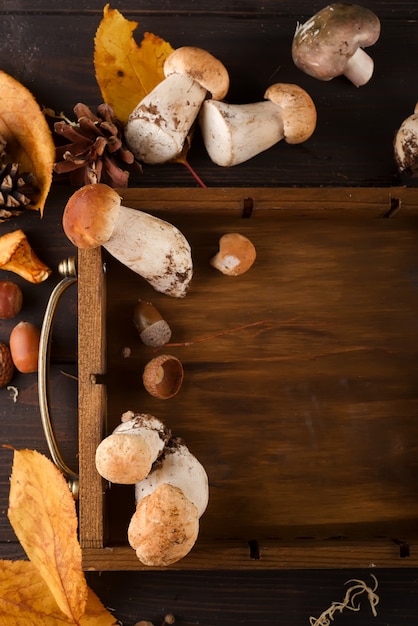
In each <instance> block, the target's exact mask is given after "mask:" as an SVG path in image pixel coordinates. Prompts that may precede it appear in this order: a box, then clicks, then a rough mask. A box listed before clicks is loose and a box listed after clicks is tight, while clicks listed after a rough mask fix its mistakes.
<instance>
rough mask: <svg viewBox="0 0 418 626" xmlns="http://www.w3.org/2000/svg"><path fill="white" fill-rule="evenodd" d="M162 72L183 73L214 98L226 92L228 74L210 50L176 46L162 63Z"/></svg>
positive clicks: (218, 98)
mask: <svg viewBox="0 0 418 626" xmlns="http://www.w3.org/2000/svg"><path fill="white" fill-rule="evenodd" d="M164 74H165V76H166V77H167V76H169V75H170V74H184V75H185V76H188V77H189V78H191V79H193V80H195V81H196V82H197V83H199V85H201V86H202V87H203V88H204V89H206V91H209V93H210V94H211V96H212V98H213V99H214V100H222V98H224V97H225V96H226V94H227V93H228V89H229V74H228V71H227V69H226V68H225V66H224V65H223V64H222V63H221V62H220V61H218V59H216V58H215V57H214V56H213V55H212V54H210V52H207V51H206V50H203V49H202V48H194V47H193V46H183V47H181V48H177V49H176V50H174V52H172V53H171V54H170V56H169V57H167V59H166V61H165V63H164Z"/></svg>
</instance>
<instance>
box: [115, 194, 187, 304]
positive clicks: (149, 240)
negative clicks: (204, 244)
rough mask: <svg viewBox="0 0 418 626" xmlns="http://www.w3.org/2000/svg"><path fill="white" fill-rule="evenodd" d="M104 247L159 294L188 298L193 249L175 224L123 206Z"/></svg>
mask: <svg viewBox="0 0 418 626" xmlns="http://www.w3.org/2000/svg"><path fill="white" fill-rule="evenodd" d="M103 247H104V248H105V249H106V250H107V251H108V252H109V253H110V254H111V255H112V256H114V257H115V258H116V259H118V261H120V262H121V263H123V264H124V265H126V266H127V267H129V268H130V269H131V270H132V271H133V272H136V273H137V274H140V275H141V276H142V277H143V278H145V280H147V281H148V282H149V283H150V285H152V286H153V287H154V289H155V290H156V291H160V292H162V293H165V294H166V295H169V296H172V297H175V298H181V297H183V296H185V295H186V291H187V288H188V285H189V282H190V280H191V278H192V260H191V249H190V245H189V243H188V241H187V240H186V238H185V237H184V235H183V234H182V233H181V232H180V231H179V230H178V229H177V228H176V227H175V226H173V225H172V224H169V223H168V222H165V221H164V220H161V219H159V218H157V217H154V216H153V215H149V214H148V213H144V212H143V211H137V210H136V209H131V208H129V207H124V206H121V207H120V214H119V218H118V220H117V222H116V224H115V228H114V230H113V233H112V236H111V237H110V239H109V240H108V241H107V242H106V243H104V244H103Z"/></svg>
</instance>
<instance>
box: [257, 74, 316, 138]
mask: <svg viewBox="0 0 418 626" xmlns="http://www.w3.org/2000/svg"><path fill="white" fill-rule="evenodd" d="M264 97H265V98H266V99H267V100H271V102H274V104H277V105H278V106H279V107H280V108H281V116H282V121H283V133H284V138H285V141H286V142H287V143H291V144H292V143H302V142H303V141H306V140H307V139H309V137H310V136H311V135H312V133H313V132H314V130H315V128H316V119H317V113H316V107H315V104H314V102H313V100H312V98H311V96H310V95H309V94H308V93H307V92H306V91H305V90H304V89H302V87H299V86H298V85H293V84H289V83H275V84H274V85H270V87H268V89H267V90H266V92H265V94H264Z"/></svg>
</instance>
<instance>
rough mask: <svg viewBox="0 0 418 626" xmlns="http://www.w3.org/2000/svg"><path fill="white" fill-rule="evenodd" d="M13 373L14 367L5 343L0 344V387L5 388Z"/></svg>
mask: <svg viewBox="0 0 418 626" xmlns="http://www.w3.org/2000/svg"><path fill="white" fill-rule="evenodd" d="M14 371H15V366H14V363H13V361H12V355H11V354H10V349H9V348H8V346H6V344H5V343H2V342H0V387H5V386H6V385H8V384H9V383H10V381H11V380H12V376H13V373H14Z"/></svg>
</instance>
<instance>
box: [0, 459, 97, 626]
mask: <svg viewBox="0 0 418 626" xmlns="http://www.w3.org/2000/svg"><path fill="white" fill-rule="evenodd" d="M8 516H9V520H10V523H11V524H12V526H13V529H14V531H15V533H16V535H17V538H18V539H19V541H20V544H21V545H22V547H23V549H24V550H25V552H26V554H27V556H28V557H29V559H30V561H31V562H32V564H33V565H34V566H35V567H36V569H37V570H38V571H39V573H40V575H41V576H42V578H43V579H44V581H45V583H46V584H47V586H48V588H49V589H50V591H51V593H52V595H53V596H54V598H55V601H56V603H57V605H58V607H59V608H60V610H61V611H62V612H63V613H64V615H66V616H67V617H68V618H70V619H72V620H73V621H74V622H75V623H78V621H79V620H80V618H81V616H82V615H83V614H84V611H85V607H86V601H87V583H86V580H85V576H84V573H83V570H82V564H81V549H80V545H79V543H78V538H77V515H76V510H75V503H74V500H73V497H72V495H71V493H70V490H69V488H68V485H67V483H66V481H65V479H64V477H63V475H62V474H61V472H60V471H59V470H58V468H57V467H56V466H55V465H54V464H53V463H52V461H50V460H49V459H48V458H47V457H45V456H44V455H42V454H40V453H39V452H36V451H34V450H20V451H17V450H16V451H15V452H14V458H13V468H12V476H11V480H10V496H9V510H8Z"/></svg>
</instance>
